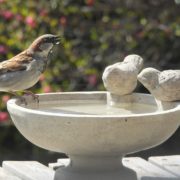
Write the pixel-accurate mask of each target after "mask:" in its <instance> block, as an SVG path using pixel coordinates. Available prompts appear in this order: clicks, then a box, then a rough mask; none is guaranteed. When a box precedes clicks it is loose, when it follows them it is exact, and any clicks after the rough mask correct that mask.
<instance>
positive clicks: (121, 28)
mask: <svg viewBox="0 0 180 180" xmlns="http://www.w3.org/2000/svg"><path fill="white" fill-rule="evenodd" d="M46 33H52V34H57V35H61V37H62V40H61V41H62V42H61V45H58V46H57V47H55V49H54V53H53V55H52V57H51V59H52V61H51V63H50V65H49V67H48V69H47V71H46V72H45V73H44V74H43V75H42V76H41V78H40V81H39V82H38V83H37V84H36V85H35V86H34V87H33V88H31V90H32V91H33V92H34V93H48V92H59V91H96V90H100V91H101V90H104V87H103V84H102V79H101V76H102V72H103V70H104V68H105V67H106V66H107V65H110V64H113V63H115V62H118V61H122V60H123V58H124V57H125V56H126V55H129V54H138V55H141V56H142V57H143V59H144V61H145V67H147V66H151V67H155V68H157V69H159V70H165V69H180V5H176V4H175V2H174V1H173V0H149V1H147V0H137V1H134V0H76V1H73V0H49V1H44V0H39V1H38V2H37V0H31V1H25V0H24V1H23V0H13V1H12V0H0V61H3V60H5V59H9V58H11V57H13V56H14V55H16V54H17V53H19V52H21V51H22V50H24V49H25V48H27V47H28V46H29V45H30V44H31V42H32V41H33V40H34V39H35V38H36V37H38V36H40V35H42V34H46ZM136 91H138V92H146V93H148V92H147V90H146V89H145V88H143V87H142V86H141V85H138V87H137V89H136ZM0 97H1V106H0V107H1V110H0V161H3V160H37V161H40V162H42V163H47V162H55V161H56V159H57V158H59V157H63V156H64V155H62V154H57V153H53V152H49V151H46V150H43V149H41V148H39V147H36V146H35V145H32V144H31V143H30V142H28V141H27V140H26V139H25V138H24V137H23V136H22V135H21V134H20V133H19V132H18V131H17V129H16V128H15V127H14V125H13V124H12V122H11V120H10V117H9V115H8V113H7V109H6V102H7V100H8V99H9V98H10V95H9V94H7V93H3V92H2V93H1V94H0ZM179 142H180V130H178V131H177V132H176V133H175V134H174V135H173V136H172V137H171V138H170V139H169V140H168V141H167V142H165V143H164V144H162V145H160V146H158V147H156V148H153V149H151V150H147V151H143V152H140V153H138V154H133V155H132V156H142V157H145V158H146V157H148V156H152V155H168V154H170V155H172V154H180V143H179Z"/></svg>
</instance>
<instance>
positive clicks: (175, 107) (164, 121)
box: [8, 92, 180, 180]
mask: <svg viewBox="0 0 180 180" xmlns="http://www.w3.org/2000/svg"><path fill="white" fill-rule="evenodd" d="M39 100H40V103H39V105H37V103H36V102H34V101H33V100H32V99H31V97H27V98H26V101H27V106H24V105H22V104H21V103H20V101H19V100H18V99H12V100H9V101H8V111H9V112H10V115H11V117H12V120H13V122H14V124H15V126H16V127H17V129H18V130H19V131H20V132H21V133H22V135H23V136H24V137H25V138H27V139H28V140H29V141H31V142H32V143H33V144H35V145H37V146H39V147H42V148H44V149H47V150H51V151H55V152H63V153H66V154H67V155H68V156H69V158H70V159H71V161H70V164H69V165H68V166H66V167H60V168H59V169H57V171H56V174H55V179H56V180H101V179H102V180H130V179H131V180H134V179H136V174H135V172H134V171H132V170H130V169H128V168H126V167H124V166H123V165H122V161H121V160H122V157H123V156H125V155H126V154H129V153H133V152H138V151H141V150H145V149H148V148H151V147H154V146H157V145H159V144H161V143H162V142H164V141H165V140H167V139H168V138H169V137H170V136H171V135H172V134H173V133H174V132H175V131H176V129H177V128H178V127H179V121H180V119H179V117H180V103H177V102H171V103H168V105H167V106H163V105H162V104H161V106H162V107H161V108H159V109H158V108H157V105H156V102H155V100H154V98H153V97H152V96H151V95H147V94H141V93H133V94H131V95H126V96H121V97H111V96H110V95H109V93H108V92H67V93H49V94H41V95H40V96H39Z"/></svg>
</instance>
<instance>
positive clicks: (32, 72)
mask: <svg viewBox="0 0 180 180" xmlns="http://www.w3.org/2000/svg"><path fill="white" fill-rule="evenodd" d="M59 42H60V37H59V36H55V35H52V34H45V35H42V36H40V37H38V38H37V39H35V40H34V42H33V43H32V44H31V45H30V46H29V47H28V48H27V49H26V50H25V51H23V52H21V53H19V54H18V55H16V56H14V57H13V58H11V59H9V60H5V61H3V62H1V63H0V91H4V92H9V93H12V94H15V95H17V94H16V91H23V92H25V93H28V94H30V95H32V96H33V97H34V98H35V99H37V96H36V95H34V94H33V93H31V92H30V91H26V89H28V88H30V87H32V86H33V85H35V84H36V83H37V82H38V80H39V78H40V75H41V74H42V73H43V72H44V71H45V69H46V67H47V64H48V62H49V54H50V52H51V51H52V48H53V46H54V45H55V44H59Z"/></svg>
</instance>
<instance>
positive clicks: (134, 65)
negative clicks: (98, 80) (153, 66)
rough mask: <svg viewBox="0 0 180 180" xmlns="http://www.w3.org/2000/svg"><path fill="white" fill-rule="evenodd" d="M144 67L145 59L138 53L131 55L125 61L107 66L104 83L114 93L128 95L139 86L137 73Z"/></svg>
mask: <svg viewBox="0 0 180 180" xmlns="http://www.w3.org/2000/svg"><path fill="white" fill-rule="evenodd" d="M142 67H143V59H142V58H141V57H140V56H138V55H135V54H133V55H129V56H127V57H126V58H125V59H124V61H123V62H118V63H115V64H113V65H110V66H108V67H106V68H105V70H104V72H103V76H102V79H103V83H104V86H105V88H106V89H107V90H108V91H109V92H110V93H112V94H116V95H126V94H130V93H132V92H133V91H134V89H135V88H136V86H137V75H138V73H139V71H140V70H141V69H142Z"/></svg>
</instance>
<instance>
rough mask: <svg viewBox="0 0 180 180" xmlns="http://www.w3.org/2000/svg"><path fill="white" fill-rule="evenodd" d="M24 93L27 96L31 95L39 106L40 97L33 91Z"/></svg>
mask: <svg viewBox="0 0 180 180" xmlns="http://www.w3.org/2000/svg"><path fill="white" fill-rule="evenodd" d="M23 92H24V93H25V94H27V95H30V96H31V97H32V98H33V100H36V101H37V103H38V104H39V96H38V95H37V94H34V93H32V92H31V91H27V90H25V91H23Z"/></svg>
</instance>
